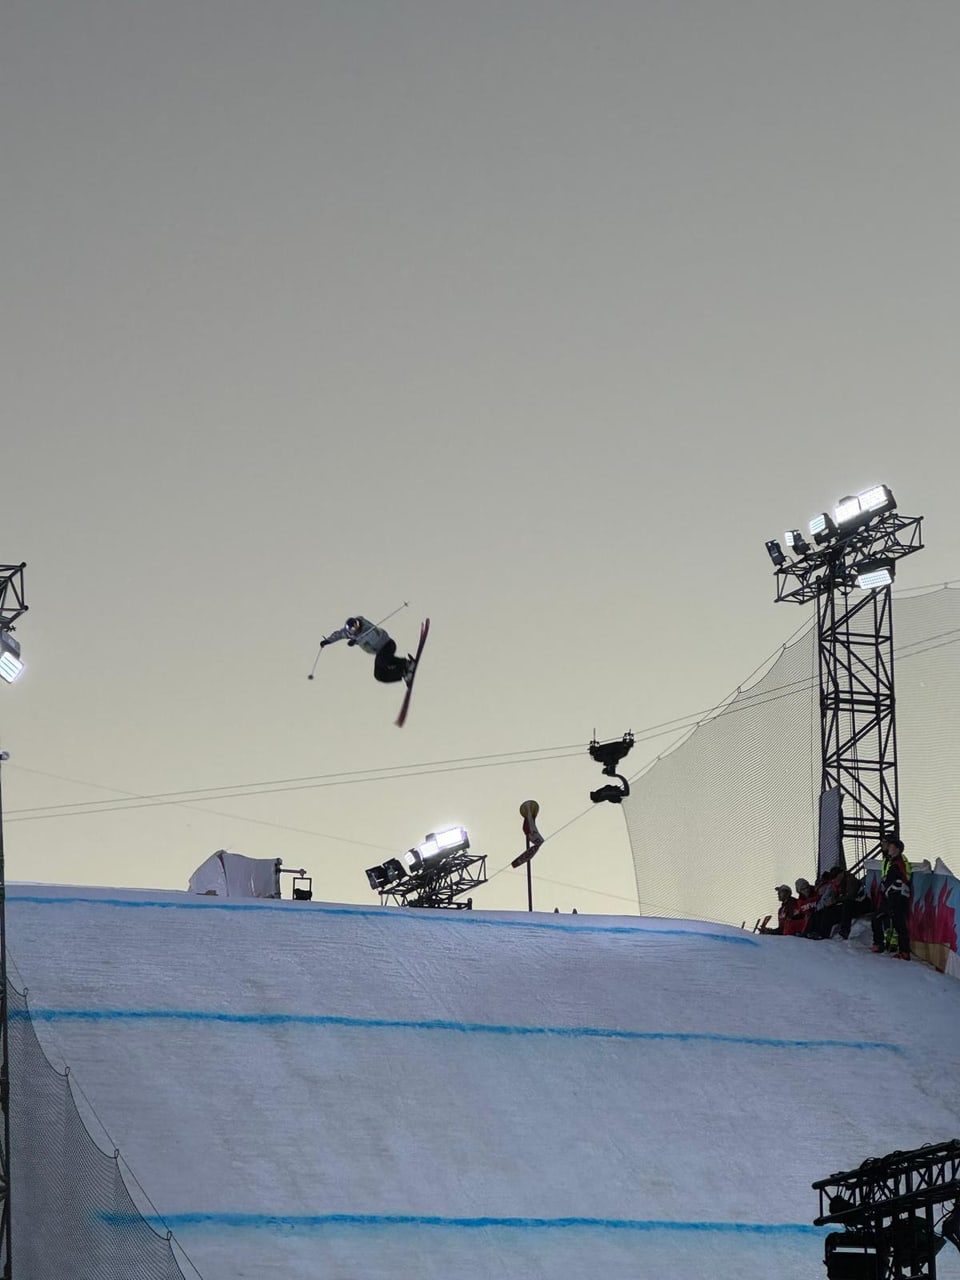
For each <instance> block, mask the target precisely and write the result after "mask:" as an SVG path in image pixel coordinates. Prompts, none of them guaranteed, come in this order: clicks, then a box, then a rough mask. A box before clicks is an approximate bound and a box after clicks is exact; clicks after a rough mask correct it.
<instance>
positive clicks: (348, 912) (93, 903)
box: [7, 893, 760, 947]
mask: <svg viewBox="0 0 960 1280" xmlns="http://www.w3.org/2000/svg"><path fill="white" fill-rule="evenodd" d="M7 902H8V903H13V902H25V903H30V904H32V905H34V906H41V907H75V906H88V907H122V908H129V909H131V910H143V909H151V910H173V911H287V912H289V915H290V918H291V919H302V918H303V915H304V912H305V911H307V912H311V913H319V914H320V915H327V916H356V917H359V918H361V919H376V920H380V921H387V922H389V923H391V924H393V923H396V924H400V925H402V926H404V927H405V926H408V925H421V926H423V925H426V926H431V925H433V926H440V927H441V928H445V927H449V925H450V924H451V923H453V922H454V921H453V920H452V919H451V915H450V913H449V912H444V913H443V915H442V916H441V915H440V914H437V915H427V914H425V913H421V912H419V911H395V910H390V909H389V908H387V909H385V908H383V907H325V906H320V905H314V904H312V903H309V904H308V903H302V902H298V903H292V902H277V901H272V902H211V901H210V899H205V900H203V901H190V900H189V899H188V900H186V901H183V902H177V901H164V900H163V899H160V898H155V899H144V900H142V901H139V902H138V901H131V900H128V899H126V898H81V897H70V898H53V897H45V896H42V895H40V894H29V893H21V894H18V893H11V894H8V895H7ZM455 923H456V924H458V925H465V926H467V927H468V928H475V929H476V928H481V929H546V930H549V931H552V932H554V933H603V934H625V935H629V936H634V935H636V936H641V937H645V938H686V939H696V938H702V939H704V940H706V941H709V942H726V943H733V944H734V945H735V946H740V947H758V946H759V945H760V943H759V942H758V941H757V939H756V938H754V937H752V936H750V935H748V934H735V933H734V934H728V933H707V932H705V931H704V930H702V929H651V928H650V927H649V926H645V925H626V924H611V925H606V924H573V923H567V922H564V921H561V920H492V919H489V918H487V917H484V916H483V915H480V914H478V913H474V912H472V911H458V912H456V916H455Z"/></svg>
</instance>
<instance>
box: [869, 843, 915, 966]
mask: <svg viewBox="0 0 960 1280" xmlns="http://www.w3.org/2000/svg"><path fill="white" fill-rule="evenodd" d="M903 850H904V844H903V841H902V840H901V839H900V837H899V836H896V835H888V836H881V838H880V851H881V853H882V854H883V861H882V863H881V868H880V874H881V880H880V892H881V895H882V896H881V901H880V908H879V910H878V911H877V914H876V915H875V916H874V917H873V946H872V947H871V948H870V949H871V951H877V952H880V951H885V950H886V949H887V939H886V934H887V930H888V929H890V930H892V931H893V932H895V933H896V939H897V940H896V943H895V944H894V945H895V946H896V948H897V950H896V951H895V952H894V954H895V956H896V958H897V959H898V960H909V959H910V930H909V926H908V916H909V913H910V870H911V868H910V864H909V863H908V862H907V860H906V858H905V857H904V856H903ZM890 950H891V951H892V950H893V947H892V946H891V947H890Z"/></svg>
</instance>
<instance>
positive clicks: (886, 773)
mask: <svg viewBox="0 0 960 1280" xmlns="http://www.w3.org/2000/svg"><path fill="white" fill-rule="evenodd" d="M871 504H873V505H871ZM844 510H846V511H847V512H850V513H852V514H850V515H848V516H847V518H846V520H844V519H843V518H842V512H843V511H844ZM837 516H838V519H837V520H836V521H834V520H833V519H831V518H830V517H829V516H827V515H826V514H823V515H821V516H819V517H817V519H816V520H815V521H813V522H811V527H810V528H811V537H812V538H813V539H814V543H813V545H811V544H810V543H808V542H807V541H806V539H805V538H803V537H802V536H801V535H800V533H799V531H797V530H793V531H792V532H791V533H790V534H788V535H786V540H787V545H788V547H789V548H790V552H791V554H792V556H793V559H788V557H787V555H786V554H785V553H784V551H783V549H782V548H781V546H780V544H779V542H768V543H767V552H768V554H769V556H770V559H771V560H772V561H773V565H774V572H775V574H776V579H777V595H776V599H777V602H778V603H780V602H781V601H787V602H790V603H793V604H807V603H809V602H811V601H812V602H815V603H816V606H817V647H818V654H819V670H820V746H821V788H820V789H821V795H823V794H824V793H826V792H828V791H830V790H833V789H836V790H837V791H838V792H839V795H840V800H841V806H842V814H843V820H842V831H843V833H844V834H845V835H846V836H848V837H850V838H851V839H852V840H853V841H855V842H856V847H857V856H856V857H855V858H854V859H852V864H853V865H856V864H858V863H860V862H862V861H864V860H865V859H866V858H867V857H869V856H870V855H871V854H872V853H873V852H875V850H876V849H877V847H878V845H879V838H880V835H881V834H882V833H883V832H884V831H894V830H897V829H899V825H900V795H899V786H898V780H897V737H896V696H895V691H894V674H893V598H892V591H891V583H892V581H893V575H894V572H895V562H896V561H897V560H898V559H901V558H902V557H903V556H906V555H910V554H911V553H912V552H914V551H919V550H920V549H921V548H922V546H923V543H922V542H921V537H920V526H921V522H922V517H921V516H902V515H900V514H899V513H898V512H897V511H896V509H895V503H894V499H893V495H892V494H891V493H890V491H889V489H887V488H886V487H885V486H882V485H881V486H877V487H876V488H875V489H872V490H867V491H866V492H865V493H864V494H862V495H860V496H859V497H858V498H845V499H841V503H840V505H839V506H838V508H837ZM868 583H869V584H873V585H867V584H868Z"/></svg>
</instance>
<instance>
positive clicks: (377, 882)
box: [367, 858, 407, 891]
mask: <svg viewBox="0 0 960 1280" xmlns="http://www.w3.org/2000/svg"><path fill="white" fill-rule="evenodd" d="M406 874H407V873H406V871H405V870H404V867H403V863H402V862H400V861H399V860H398V859H397V858H388V859H387V861H386V862H384V863H382V864H381V865H380V866H379V867H368V868H367V880H368V881H369V882H370V888H371V889H374V890H377V891H379V890H381V889H385V888H386V887H387V885H388V884H396V882H397V881H398V880H402V879H403V877H404V876H405V875H406Z"/></svg>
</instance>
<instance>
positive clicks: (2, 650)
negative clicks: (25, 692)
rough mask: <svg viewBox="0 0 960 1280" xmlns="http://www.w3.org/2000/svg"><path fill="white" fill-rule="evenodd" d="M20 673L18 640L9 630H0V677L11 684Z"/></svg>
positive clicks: (20, 663)
mask: <svg viewBox="0 0 960 1280" xmlns="http://www.w3.org/2000/svg"><path fill="white" fill-rule="evenodd" d="M22 673H23V663H22V662H21V661H20V642H19V641H18V640H15V639H14V637H13V636H12V635H11V634H10V632H9V631H0V678H2V679H4V680H6V682H7V684H13V682H14V680H16V679H17V678H18V677H19V676H20V675H21V674H22Z"/></svg>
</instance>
